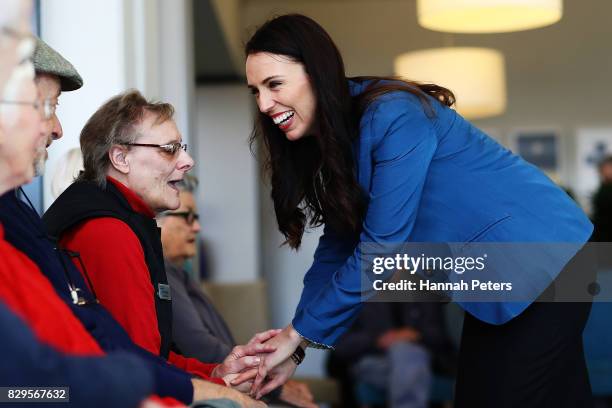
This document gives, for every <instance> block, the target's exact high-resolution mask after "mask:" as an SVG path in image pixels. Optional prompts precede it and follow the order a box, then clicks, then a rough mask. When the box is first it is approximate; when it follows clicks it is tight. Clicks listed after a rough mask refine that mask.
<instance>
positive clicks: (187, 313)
mask: <svg viewBox="0 0 612 408" xmlns="http://www.w3.org/2000/svg"><path fill="white" fill-rule="evenodd" d="M197 185H198V180H197V178H195V177H194V176H191V175H189V174H186V175H185V176H184V177H183V180H182V181H181V182H180V183H179V184H178V185H177V187H178V189H179V199H180V202H181V205H180V207H179V208H177V209H176V210H174V211H166V212H163V213H161V214H160V215H159V216H158V224H159V226H160V227H161V240H162V247H163V251H164V261H165V265H166V274H167V276H168V284H169V285H170V289H171V291H172V340H173V342H174V343H175V344H176V346H177V347H178V349H179V350H180V352H181V353H182V354H183V355H184V356H186V357H193V358H197V359H198V360H200V361H208V362H213V363H217V362H221V361H223V360H224V359H225V357H226V356H227V355H228V354H229V353H230V352H231V350H232V348H233V347H235V346H236V341H235V340H234V337H233V336H232V333H231V331H230V329H229V327H228V326H227V324H226V322H225V320H224V319H223V316H221V314H220V313H219V312H218V311H217V309H216V308H215V307H214V305H213V304H212V302H211V300H210V299H209V298H208V296H206V294H205V293H204V291H203V290H202V289H201V288H200V286H199V285H198V283H197V282H195V280H194V279H193V278H191V277H190V276H189V274H188V273H187V271H186V270H185V269H183V268H184V265H185V262H186V261H188V260H189V259H191V258H193V257H194V256H195V255H196V245H197V241H198V233H199V232H200V227H201V226H200V221H199V220H200V216H199V214H198V209H197V206H196V201H195V197H194V193H195V190H196V187H197ZM267 401H270V403H274V402H285V403H290V404H292V405H293V406H297V407H305V408H312V407H316V405H315V404H314V403H313V397H312V394H311V392H310V390H309V389H308V386H307V385H306V384H304V383H301V382H298V381H289V382H287V383H286V384H285V385H284V386H283V387H281V388H279V389H278V390H276V391H275V392H273V393H271V394H269V398H268V399H267Z"/></svg>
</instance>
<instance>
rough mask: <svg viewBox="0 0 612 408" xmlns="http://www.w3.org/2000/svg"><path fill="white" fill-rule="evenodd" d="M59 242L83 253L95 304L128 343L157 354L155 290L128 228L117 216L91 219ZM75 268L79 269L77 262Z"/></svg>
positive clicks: (159, 338) (139, 249) (82, 256)
mask: <svg viewBox="0 0 612 408" xmlns="http://www.w3.org/2000/svg"><path fill="white" fill-rule="evenodd" d="M60 243H61V244H62V246H64V247H65V248H67V249H69V250H72V251H76V252H78V253H79V254H80V255H81V259H82V260H83V263H84V264H85V268H86V270H87V275H89V279H91V283H92V285H93V286H94V290H95V292H96V295H97V297H98V300H99V301H100V303H102V304H103V305H104V307H106V308H107V309H108V311H109V312H110V313H111V314H112V315H113V317H114V318H115V319H116V320H117V321H118V322H119V323H120V324H121V326H123V328H124V329H125V330H126V331H127V333H128V334H129V335H130V337H131V338H132V341H133V342H134V343H136V344H137V345H139V346H140V347H142V348H144V349H146V350H147V351H149V352H151V353H153V354H155V355H159V349H160V347H161V336H160V334H159V329H158V327H157V313H156V311H155V298H154V293H155V292H154V289H153V285H152V284H151V278H150V274H149V269H148V268H147V264H146V263H145V256H144V251H143V249H142V246H141V245H140V241H139V240H138V237H137V236H136V234H134V232H133V231H132V230H131V229H130V227H128V226H127V224H125V223H124V222H122V221H120V220H118V219H115V218H95V219H92V220H88V221H85V222H84V223H82V224H80V225H78V226H77V227H75V228H73V229H71V230H70V231H68V232H67V233H66V234H64V236H63V237H62V239H61V241H60ZM75 264H76V266H77V267H78V268H79V270H80V268H81V265H80V264H79V263H78V262H77V261H76V259H75ZM81 273H83V271H82V270H81ZM85 281H87V277H85Z"/></svg>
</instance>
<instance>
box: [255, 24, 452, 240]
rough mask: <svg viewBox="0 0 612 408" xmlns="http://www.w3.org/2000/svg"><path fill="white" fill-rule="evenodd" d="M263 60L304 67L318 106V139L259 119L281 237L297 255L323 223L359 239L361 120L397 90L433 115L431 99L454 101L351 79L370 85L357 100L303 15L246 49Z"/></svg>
mask: <svg viewBox="0 0 612 408" xmlns="http://www.w3.org/2000/svg"><path fill="white" fill-rule="evenodd" d="M258 52H267V53H271V54H277V55H284V56H286V57H289V58H290V59H292V60H293V61H296V62H299V63H301V64H303V65H304V69H305V71H306V73H307V75H308V76H309V79H310V84H311V86H312V89H313V92H314V95H315V98H316V108H315V109H316V112H315V116H314V117H315V122H314V123H313V128H312V129H311V130H312V136H309V137H303V138H300V139H298V140H296V141H289V140H288V139H287V138H286V137H285V135H284V133H283V132H282V131H281V130H280V129H278V127H277V126H276V125H274V122H273V121H272V119H271V118H270V117H269V116H268V115H266V114H263V113H261V112H260V113H259V114H258V116H257V119H256V121H255V127H254V129H253V133H252V134H251V139H250V141H251V146H253V144H254V143H255V142H256V140H257V139H258V138H260V137H261V138H262V139H263V145H264V147H265V153H266V155H267V157H266V159H265V166H266V169H267V170H268V172H269V175H270V178H271V184H272V194H271V195H272V201H273V202H274V210H275V212H276V220H277V222H278V228H279V230H280V232H281V233H282V234H283V235H284V236H285V237H286V239H287V240H286V243H288V244H289V245H290V246H291V247H292V248H294V249H297V248H299V246H300V244H301V241H302V236H303V234H304V230H305V228H306V225H308V226H309V227H316V226H319V225H321V224H323V223H324V224H326V225H327V226H329V227H331V228H332V229H333V230H334V232H335V233H337V234H339V235H342V236H355V235H356V234H358V233H359V232H360V231H361V224H362V221H363V217H364V215H365V211H366V204H367V199H366V197H365V195H364V192H363V191H362V189H361V187H360V186H359V183H358V182H357V178H356V175H355V167H354V160H353V152H352V147H351V143H352V142H353V141H354V140H355V138H357V137H358V136H359V119H360V117H361V115H362V114H363V112H364V111H365V109H366V108H367V106H368V105H369V104H370V103H372V102H373V101H374V100H375V99H376V98H377V97H379V96H380V95H382V94H385V93H388V92H394V91H398V90H399V91H405V92H410V93H412V94H415V95H418V96H419V97H420V99H421V100H422V101H423V104H424V106H425V107H430V105H429V100H428V99H427V97H426V95H431V96H433V97H434V98H435V99H437V100H439V101H440V102H442V103H444V104H445V105H448V106H450V105H452V104H453V103H454V96H453V94H452V93H451V92H450V91H449V90H447V89H445V88H442V87H439V86H436V85H431V84H427V85H423V84H417V83H413V82H407V81H401V80H398V79H396V78H383V77H356V78H350V79H352V80H354V81H357V82H363V81H370V83H369V84H368V86H367V87H366V89H365V91H364V92H363V93H361V94H360V95H359V96H357V97H355V98H352V97H351V95H350V92H349V85H348V80H347V79H349V78H346V75H345V71H344V62H343V60H342V56H341V55H340V52H339V51H338V48H337V47H336V45H335V44H334V42H333V40H332V39H331V37H330V36H329V34H327V32H326V31H325V30H324V29H323V27H321V26H320V25H319V24H318V23H317V22H315V21H314V20H312V19H311V18H309V17H306V16H303V15H300V14H287V15H282V16H279V17H275V18H273V19H272V20H270V21H268V22H266V23H265V24H264V25H263V26H261V27H260V28H259V29H258V30H257V31H256V32H255V34H253V36H252V37H251V39H250V40H249V41H248V42H247V44H246V46H245V54H246V56H249V55H251V54H255V53H258ZM382 80H393V82H388V81H384V82H382V83H381V81H382ZM427 110H428V111H429V112H433V110H431V109H427Z"/></svg>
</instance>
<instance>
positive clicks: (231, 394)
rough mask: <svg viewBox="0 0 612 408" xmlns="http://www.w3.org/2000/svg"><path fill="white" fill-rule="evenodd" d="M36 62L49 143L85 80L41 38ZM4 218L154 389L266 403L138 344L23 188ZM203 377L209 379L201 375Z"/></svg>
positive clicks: (63, 294)
mask: <svg viewBox="0 0 612 408" xmlns="http://www.w3.org/2000/svg"><path fill="white" fill-rule="evenodd" d="M33 63H34V67H35V71H36V78H35V82H36V85H37V88H38V93H39V100H38V102H39V104H40V106H41V114H42V116H43V118H42V119H43V121H44V126H42V127H41V129H40V132H43V133H44V139H45V140H46V147H48V146H49V145H50V144H51V143H52V142H53V141H54V140H56V139H59V138H61V137H62V127H61V124H60V122H59V120H58V118H57V116H56V114H55V109H56V106H57V102H58V98H59V96H60V93H61V92H62V91H72V90H76V89H78V88H80V87H81V86H82V85H83V80H82V79H81V77H80V75H79V74H78V72H77V71H76V70H75V68H74V67H73V66H72V64H70V63H69V62H68V61H66V60H65V59H64V58H63V57H62V56H61V55H60V54H58V53H57V52H56V51H55V50H53V49H52V48H51V47H49V46H48V45H47V44H45V43H44V42H43V41H41V40H40V39H37V40H36V50H35V52H34V56H33ZM41 136H42V133H41ZM45 158H46V149H45V148H44V146H43V147H41V149H40V151H39V152H38V155H37V157H36V159H35V162H34V163H33V166H35V167H37V170H38V173H39V174H40V173H41V172H42V169H43V167H44V161H45ZM0 223H1V224H2V225H3V227H4V232H5V239H6V240H7V241H8V242H10V243H11V244H12V245H13V246H14V247H15V248H17V249H18V250H19V251H21V252H22V253H24V254H25V255H26V256H27V257H28V258H30V260H31V261H33V262H34V263H35V264H36V265H37V266H38V268H39V269H40V271H41V272H42V273H43V275H45V277H46V278H47V279H48V280H49V282H50V283H51V284H52V286H53V288H54V289H55V292H56V293H57V295H58V296H59V298H60V299H62V300H63V302H64V303H65V304H66V305H67V306H68V307H69V308H70V310H71V312H72V313H73V314H74V315H75V316H76V317H77V318H78V319H79V320H80V321H81V323H82V324H83V326H84V327H85V328H86V329H87V331H88V332H89V334H90V335H91V336H92V337H93V338H94V339H95V341H96V342H97V343H98V345H99V346H100V348H102V349H103V350H104V351H105V352H111V351H119V350H120V351H127V352H129V353H130V354H132V355H135V356H137V357H138V358H139V359H140V360H141V361H142V362H144V363H145V365H146V366H147V367H148V368H149V371H150V374H151V375H152V376H153V377H154V381H153V383H154V390H153V392H154V393H155V394H156V395H159V396H162V397H171V398H174V399H176V400H178V401H181V402H183V403H185V404H190V403H192V402H193V401H194V400H201V399H203V398H207V399H210V398H225V399H224V400H223V401H224V402H221V403H219V404H220V405H213V403H211V404H209V405H206V406H211V407H213V406H219V407H226V406H227V407H234V406H236V405H235V404H239V406H244V407H259V406H263V404H262V403H261V402H256V401H254V400H252V399H250V398H248V397H246V396H244V395H243V394H241V393H240V392H238V391H235V390H233V389H231V388H228V387H225V386H224V385H225V384H226V383H227V382H228V381H229V380H224V379H221V378H209V377H206V376H205V375H204V374H202V375H200V374H199V373H195V375H194V374H193V373H188V372H186V371H184V370H181V369H178V368H175V367H173V366H171V365H170V364H168V363H167V362H166V361H165V360H164V359H162V358H160V357H158V356H154V355H153V354H151V353H148V352H146V351H145V350H143V349H142V348H140V347H138V346H136V345H135V344H134V343H133V342H132V341H131V339H130V338H129V336H128V335H127V333H126V332H125V331H124V330H123V328H122V327H121V326H120V325H119V323H117V321H116V320H114V319H113V317H112V316H111V315H110V314H109V313H108V312H107V311H106V309H104V307H102V306H101V305H100V304H99V302H98V301H97V299H96V297H95V294H94V293H92V292H91V291H90V290H89V288H88V287H87V285H86V284H85V281H84V279H83V277H82V275H81V274H80V272H79V271H78V270H77V269H76V267H75V266H74V264H73V262H72V260H71V259H70V258H71V257H74V256H77V257H78V254H74V253H71V252H69V251H64V250H58V249H57V245H56V243H54V242H52V241H51V240H50V239H49V238H48V237H47V234H46V232H45V229H44V226H43V224H42V221H41V219H40V217H39V215H38V214H37V213H36V211H35V210H34V208H33V207H32V205H31V204H30V203H29V200H28V199H27V197H26V196H25V193H24V192H23V190H22V189H21V188H19V189H17V190H12V191H9V192H7V193H5V194H4V195H2V196H1V197H0ZM50 335H53V334H50ZM57 336H61V333H57ZM234 351H236V350H234ZM247 352H248V353H251V354H252V353H253V352H252V351H250V352H249V351H248V350H246V347H242V349H240V350H237V354H236V355H235V356H234V357H232V358H228V362H227V364H225V363H224V367H227V366H228V365H231V366H232V367H233V368H232V370H237V371H240V370H241V369H242V368H244V367H242V365H244V364H246V363H245V361H244V359H241V357H244V355H245V353H247ZM225 371H226V372H227V371H231V370H229V369H226V370H225ZM114 375H116V376H117V378H120V377H121V376H122V375H128V376H129V375H132V373H114ZM202 378H204V379H206V380H208V381H203V380H202ZM224 404H225V405H224Z"/></svg>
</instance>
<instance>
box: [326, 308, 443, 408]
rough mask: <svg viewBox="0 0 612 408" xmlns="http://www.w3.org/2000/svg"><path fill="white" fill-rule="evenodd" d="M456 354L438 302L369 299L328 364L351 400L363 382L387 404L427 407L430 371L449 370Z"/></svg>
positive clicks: (405, 406) (418, 407)
mask: <svg viewBox="0 0 612 408" xmlns="http://www.w3.org/2000/svg"><path fill="white" fill-rule="evenodd" d="M454 357H455V356H454V350H453V347H452V345H451V342H450V339H449V337H448V335H447V333H446V328H445V322H444V314H443V311H442V305H441V304H440V303H433V302H432V303H421V302H367V303H365V304H364V306H363V308H362V309H361V311H360V312H359V315H358V317H357V320H356V321H355V323H354V324H353V325H352V326H351V328H350V329H349V330H348V331H347V332H346V333H344V334H343V335H342V336H341V337H340V339H339V340H338V342H337V343H336V348H335V349H334V350H333V351H332V353H331V355H330V362H329V364H328V367H329V369H330V371H332V372H335V373H337V376H338V377H340V378H339V379H340V381H341V382H343V388H345V389H346V391H345V392H343V395H344V398H345V399H348V400H349V401H350V399H351V398H352V397H353V396H352V395H351V394H352V393H354V391H355V386H356V385H357V384H360V383H364V384H367V385H369V386H372V387H374V388H375V389H377V390H380V391H381V392H383V393H384V394H385V396H386V397H387V402H388V405H389V407H391V408H426V407H427V406H428V399H429V393H430V388H431V381H432V373H433V372H434V371H435V372H436V373H440V374H445V375H453V374H454V372H453V371H454V367H453V366H454V360H455V358H454ZM344 367H346V369H343V368H344Z"/></svg>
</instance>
